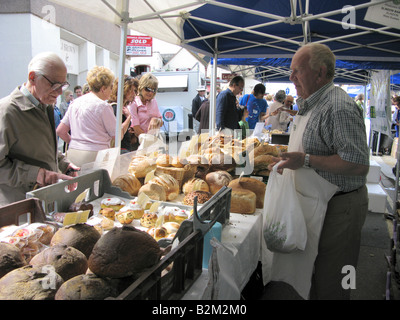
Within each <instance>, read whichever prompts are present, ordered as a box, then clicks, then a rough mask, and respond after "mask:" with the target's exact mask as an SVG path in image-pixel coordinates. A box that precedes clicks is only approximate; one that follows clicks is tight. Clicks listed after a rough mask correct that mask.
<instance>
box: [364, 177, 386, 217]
mask: <svg viewBox="0 0 400 320" xmlns="http://www.w3.org/2000/svg"><path fill="white" fill-rule="evenodd" d="M367 189H368V198H369V203H368V210H369V211H371V212H377V213H385V211H386V201H387V194H386V192H385V190H383V188H382V186H381V185H380V184H377V183H367Z"/></svg>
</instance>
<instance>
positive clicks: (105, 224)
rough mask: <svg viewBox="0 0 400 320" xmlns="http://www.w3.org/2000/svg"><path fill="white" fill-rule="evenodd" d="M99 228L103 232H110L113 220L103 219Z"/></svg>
mask: <svg viewBox="0 0 400 320" xmlns="http://www.w3.org/2000/svg"><path fill="white" fill-rule="evenodd" d="M100 226H101V228H102V229H103V230H111V229H112V228H114V220H111V219H108V218H106V217H103V219H102V220H101V223H100Z"/></svg>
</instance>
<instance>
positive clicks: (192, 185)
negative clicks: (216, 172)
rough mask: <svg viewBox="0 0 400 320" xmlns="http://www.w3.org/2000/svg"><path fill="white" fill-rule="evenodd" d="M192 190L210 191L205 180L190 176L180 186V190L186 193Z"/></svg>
mask: <svg viewBox="0 0 400 320" xmlns="http://www.w3.org/2000/svg"><path fill="white" fill-rule="evenodd" d="M193 191H206V192H209V191H210V187H209V186H208V184H207V182H205V181H204V180H203V179H200V178H192V179H190V180H188V181H186V182H185V183H184V184H183V186H182V192H183V193H184V194H188V193H190V192H193Z"/></svg>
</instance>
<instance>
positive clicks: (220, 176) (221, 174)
mask: <svg viewBox="0 0 400 320" xmlns="http://www.w3.org/2000/svg"><path fill="white" fill-rule="evenodd" d="M205 179H206V182H207V184H208V186H209V187H210V192H211V193H212V194H216V193H217V192H218V190H219V189H221V188H222V187H223V186H227V185H229V183H230V182H231V181H232V176H231V175H230V174H229V173H228V172H227V171H221V170H219V171H214V172H210V173H207V175H206V178H205Z"/></svg>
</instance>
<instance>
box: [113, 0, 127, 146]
mask: <svg viewBox="0 0 400 320" xmlns="http://www.w3.org/2000/svg"><path fill="white" fill-rule="evenodd" d="M121 17H122V18H121V24H120V28H121V43H120V53H119V66H118V78H119V80H118V98H117V112H116V119H117V123H116V126H115V147H116V148H119V149H120V148H121V139H122V136H121V124H122V108H123V103H124V75H125V59H126V37H127V35H128V24H129V0H122V12H121Z"/></svg>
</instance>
